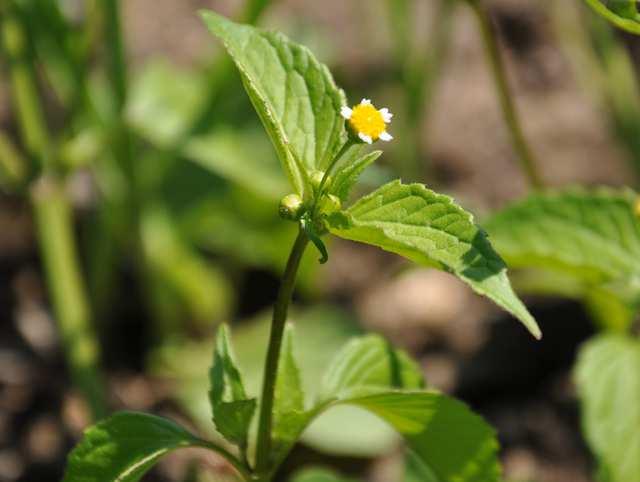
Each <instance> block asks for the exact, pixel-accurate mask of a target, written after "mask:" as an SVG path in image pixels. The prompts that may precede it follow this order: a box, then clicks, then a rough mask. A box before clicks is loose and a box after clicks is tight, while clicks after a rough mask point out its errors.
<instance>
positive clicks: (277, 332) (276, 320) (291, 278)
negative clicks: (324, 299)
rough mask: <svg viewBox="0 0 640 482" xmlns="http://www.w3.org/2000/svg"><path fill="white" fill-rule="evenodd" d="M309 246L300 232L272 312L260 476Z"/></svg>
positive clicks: (267, 463) (267, 466)
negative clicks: (284, 338)
mask: <svg viewBox="0 0 640 482" xmlns="http://www.w3.org/2000/svg"><path fill="white" fill-rule="evenodd" d="M308 242H309V240H308V239H307V236H306V235H305V233H304V231H302V230H300V231H299V232H298V237H297V238H296V241H295V243H294V245H293V248H291V253H290V254H289V260H288V261H287V267H286V269H285V271H284V275H283V276H282V282H281V284H280V290H279V292H278V298H277V300H276V304H275V307H274V309H273V319H272V322H271V334H270V336H269V348H268V351H267V360H266V362H265V366H264V377H263V382H262V398H261V400H260V419H259V422H258V438H257V444H256V471H257V472H258V473H264V472H266V471H268V470H269V469H270V455H271V432H272V425H273V399H274V394H275V388H276V378H277V375H278V363H279V361H280V349H281V348H282V336H283V333H284V327H285V323H286V321H287V312H288V310H289V303H290V302H291V295H292V294H293V288H294V285H295V281H296V274H297V273H298V267H299V266H300V260H301V259H302V255H303V254H304V250H305V248H306V247H307V243H308Z"/></svg>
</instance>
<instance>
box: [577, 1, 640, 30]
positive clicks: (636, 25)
mask: <svg viewBox="0 0 640 482" xmlns="http://www.w3.org/2000/svg"><path fill="white" fill-rule="evenodd" d="M585 2H586V3H587V5H589V6H590V7H591V9H592V10H593V11H595V12H596V13H597V14H598V15H600V16H601V17H603V18H605V19H606V20H608V21H609V22H611V23H612V24H613V25H615V26H616V27H618V28H621V29H622V30H626V31H627V32H630V33H634V34H636V35H638V34H640V15H639V14H638V9H637V7H636V5H635V1H633V0H610V1H608V2H603V1H602V0H585Z"/></svg>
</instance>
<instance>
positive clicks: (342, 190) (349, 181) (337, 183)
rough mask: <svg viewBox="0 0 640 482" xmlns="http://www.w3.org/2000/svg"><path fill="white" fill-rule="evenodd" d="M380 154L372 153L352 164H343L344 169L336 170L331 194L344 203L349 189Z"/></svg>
mask: <svg viewBox="0 0 640 482" xmlns="http://www.w3.org/2000/svg"><path fill="white" fill-rule="evenodd" d="M381 154H382V151H373V152H370V153H368V154H366V155H364V156H362V157H360V158H359V159H357V160H355V161H354V162H345V163H344V166H345V167H344V168H343V169H340V170H338V172H337V173H336V175H335V179H334V181H333V184H332V185H331V192H332V193H333V194H335V195H336V196H338V197H339V198H340V200H341V201H343V202H344V201H346V200H347V198H348V196H349V193H350V192H351V189H353V186H355V184H356V183H357V182H358V178H359V177H360V174H362V172H363V171H364V170H365V169H366V168H367V167H369V166H370V165H371V164H372V163H374V162H375V160H376V159H377V158H378V157H380V155H381Z"/></svg>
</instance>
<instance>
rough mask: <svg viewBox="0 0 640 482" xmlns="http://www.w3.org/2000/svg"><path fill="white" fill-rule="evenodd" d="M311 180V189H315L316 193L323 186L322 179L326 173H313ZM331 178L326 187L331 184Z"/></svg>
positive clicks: (326, 182)
mask: <svg viewBox="0 0 640 482" xmlns="http://www.w3.org/2000/svg"><path fill="white" fill-rule="evenodd" d="M309 178H310V180H311V187H313V191H314V192H315V193H317V192H318V189H320V184H322V178H324V171H313V172H312V173H311V175H310V176H309ZM329 181H330V180H329V178H327V180H326V181H325V185H327V184H329Z"/></svg>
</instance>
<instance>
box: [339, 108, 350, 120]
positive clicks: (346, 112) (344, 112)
mask: <svg viewBox="0 0 640 482" xmlns="http://www.w3.org/2000/svg"><path fill="white" fill-rule="evenodd" d="M351 114H353V109H350V108H349V107H347V106H346V105H344V106H342V109H340V115H341V116H342V117H344V118H345V119H351Z"/></svg>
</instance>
